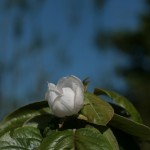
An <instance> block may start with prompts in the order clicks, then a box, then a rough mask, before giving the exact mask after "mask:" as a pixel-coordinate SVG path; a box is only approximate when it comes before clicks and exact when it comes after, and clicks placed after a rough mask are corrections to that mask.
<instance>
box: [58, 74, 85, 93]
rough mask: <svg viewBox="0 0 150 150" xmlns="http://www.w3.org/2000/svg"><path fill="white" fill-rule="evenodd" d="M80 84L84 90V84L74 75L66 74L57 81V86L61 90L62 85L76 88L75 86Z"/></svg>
mask: <svg viewBox="0 0 150 150" xmlns="http://www.w3.org/2000/svg"><path fill="white" fill-rule="evenodd" d="M77 86H80V87H81V89H82V90H83V91H84V86H83V83H82V81H81V80H80V79H79V78H77V77H75V76H68V77H63V78H61V79H60V80H59V81H58V83H57V88H58V89H59V90H61V89H62V88H63V87H70V88H71V89H73V90H76V87H77Z"/></svg>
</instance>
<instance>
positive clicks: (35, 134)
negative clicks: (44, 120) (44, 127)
mask: <svg viewBox="0 0 150 150" xmlns="http://www.w3.org/2000/svg"><path fill="white" fill-rule="evenodd" d="M41 141H42V136H41V134H40V131H39V130H38V129H36V128H33V127H20V128H17V129H15V130H14V132H12V133H11V132H10V131H9V132H7V133H5V134H4V135H3V136H1V137H0V149H1V150H2V149H3V150H33V149H38V147H39V146H40V143H41Z"/></svg>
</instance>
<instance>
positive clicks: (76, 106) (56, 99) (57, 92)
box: [45, 76, 84, 117]
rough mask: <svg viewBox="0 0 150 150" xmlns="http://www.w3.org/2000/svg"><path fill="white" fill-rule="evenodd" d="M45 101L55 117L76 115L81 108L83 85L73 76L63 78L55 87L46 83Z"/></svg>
mask: <svg viewBox="0 0 150 150" xmlns="http://www.w3.org/2000/svg"><path fill="white" fill-rule="evenodd" d="M45 99H46V100H48V104H49V106H50V108H51V109H52V111H53V113H54V115H56V116H57V117H65V116H71V115H73V114H77V113H78V112H79V111H80V109H81V108H82V106H83V100H84V86H83V83H82V82H81V80H80V79H79V78H77V77H75V76H68V77H63V78H62V79H60V80H59V81H58V83H57V85H55V84H52V83H48V91H47V92H46V95H45Z"/></svg>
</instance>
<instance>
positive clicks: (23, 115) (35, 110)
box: [0, 101, 51, 136]
mask: <svg viewBox="0 0 150 150" xmlns="http://www.w3.org/2000/svg"><path fill="white" fill-rule="evenodd" d="M47 113H49V114H50V113H51V110H50V108H49V107H48V104H47V102H46V101H40V102H35V103H32V104H29V105H26V106H24V107H21V108H19V109H18V110H16V111H14V112H13V113H11V114H10V115H8V116H7V117H6V118H5V119H4V120H3V121H2V122H1V123H0V136H1V135H3V134H4V133H5V132H7V131H9V130H13V129H15V128H17V127H20V126H22V125H23V124H24V122H25V121H27V120H28V119H30V118H32V117H34V116H37V115H40V114H47Z"/></svg>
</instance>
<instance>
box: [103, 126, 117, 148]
mask: <svg viewBox="0 0 150 150" xmlns="http://www.w3.org/2000/svg"><path fill="white" fill-rule="evenodd" d="M103 136H104V137H105V138H106V139H107V140H108V142H109V143H110V145H111V147H112V150H119V145H118V142H117V140H116V137H115V136H114V134H113V132H112V131H111V129H110V128H108V129H106V130H105V131H104V132H103Z"/></svg>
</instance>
